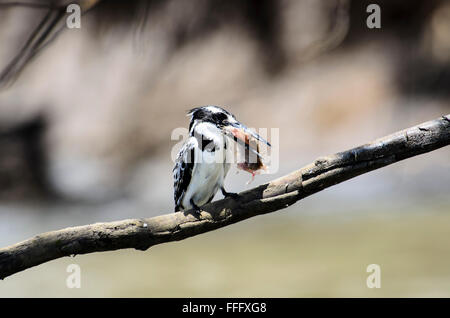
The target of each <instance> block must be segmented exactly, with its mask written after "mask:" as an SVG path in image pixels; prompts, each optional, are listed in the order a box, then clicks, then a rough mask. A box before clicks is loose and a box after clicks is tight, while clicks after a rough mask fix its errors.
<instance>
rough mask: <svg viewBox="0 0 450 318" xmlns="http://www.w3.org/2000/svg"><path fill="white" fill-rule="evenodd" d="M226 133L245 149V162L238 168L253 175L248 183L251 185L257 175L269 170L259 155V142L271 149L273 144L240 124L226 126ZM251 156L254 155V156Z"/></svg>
mask: <svg viewBox="0 0 450 318" xmlns="http://www.w3.org/2000/svg"><path fill="white" fill-rule="evenodd" d="M224 132H225V134H226V135H228V136H229V137H231V138H232V139H233V140H234V141H236V143H237V144H238V145H240V146H241V147H243V148H244V161H243V162H238V164H237V167H238V168H239V169H241V170H244V171H247V172H248V173H250V174H251V175H252V178H251V180H250V181H249V182H247V183H250V182H251V181H253V179H254V178H255V175H256V174H258V173H260V172H261V171H262V170H266V169H267V167H266V165H265V164H264V163H263V162H262V156H261V154H260V153H259V143H258V141H259V142H262V143H264V144H266V145H268V146H269V147H271V144H270V143H269V142H268V141H267V140H265V139H264V138H262V137H261V136H260V135H258V134H257V133H255V132H253V131H252V130H250V129H249V128H248V127H247V126H245V125H244V124H242V123H240V122H236V123H232V124H230V125H228V126H225V127H224ZM238 149H239V148H238ZM251 154H253V156H252V155H251ZM255 157H256V158H255Z"/></svg>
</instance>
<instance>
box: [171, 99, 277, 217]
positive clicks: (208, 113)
mask: <svg viewBox="0 0 450 318" xmlns="http://www.w3.org/2000/svg"><path fill="white" fill-rule="evenodd" d="M188 115H190V116H191V121H190V124H189V137H188V139H187V140H186V142H185V143H184V145H183V146H182V148H181V149H180V151H179V153H178V155H177V158H176V161H175V167H174V168H173V177H174V200H175V211H179V210H189V209H192V208H193V209H195V210H196V211H197V212H198V211H199V207H200V206H202V205H204V204H206V203H209V202H211V200H212V199H213V198H214V196H215V194H216V193H217V191H218V190H219V189H220V190H221V191H222V194H223V195H224V196H234V195H235V194H233V193H228V192H227V191H225V189H224V186H223V184H224V180H225V177H226V175H227V173H228V171H229V169H230V165H231V161H230V158H229V152H228V151H227V145H229V143H230V142H233V136H232V135H231V134H230V131H229V130H228V129H229V128H233V129H239V130H242V131H243V132H245V133H247V134H250V135H252V136H253V137H254V138H256V139H258V140H261V141H263V142H265V143H267V144H268V145H270V144H269V143H268V142H267V141H265V140H264V139H262V138H261V137H260V136H259V135H257V134H255V133H254V132H252V131H250V130H249V129H248V128H247V127H246V126H245V125H243V124H241V123H240V122H239V121H237V120H236V118H235V117H234V115H233V114H231V113H230V112H228V111H226V110H224V109H222V108H220V107H218V106H203V107H197V108H194V109H192V110H190V111H189V112H188ZM230 137H231V138H230ZM234 140H235V141H236V140H237V139H236V138H234Z"/></svg>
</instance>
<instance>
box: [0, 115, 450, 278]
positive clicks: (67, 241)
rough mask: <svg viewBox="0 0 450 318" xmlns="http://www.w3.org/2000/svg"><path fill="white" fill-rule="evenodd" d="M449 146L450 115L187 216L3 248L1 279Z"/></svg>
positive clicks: (233, 215)
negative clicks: (40, 265) (199, 213)
mask: <svg viewBox="0 0 450 318" xmlns="http://www.w3.org/2000/svg"><path fill="white" fill-rule="evenodd" d="M449 144H450V114H449V115H446V116H443V117H441V118H439V119H436V120H432V121H428V122H425V123H423V124H420V125H418V126H414V127H411V128H409V129H406V130H402V131H399V132H397V133H394V134H392V135H389V136H386V137H383V138H380V139H377V140H375V141H373V142H371V143H369V144H365V145H362V146H359V147H356V148H353V149H350V150H347V151H344V152H340V153H337V154H334V155H330V156H326V157H321V158H318V159H317V160H315V161H314V162H313V163H311V164H309V165H307V166H305V167H303V168H301V169H300V170H297V171H294V172H292V173H290V174H288V175H286V176H284V177H281V178H279V179H276V180H274V181H272V182H269V183H267V184H264V185H261V186H258V187H256V188H253V189H251V190H248V191H245V192H242V193H240V194H239V196H238V198H237V199H234V198H228V199H224V200H220V201H217V202H213V203H210V204H207V205H205V206H203V207H202V212H201V216H200V217H196V216H194V215H192V214H191V213H189V212H190V211H187V212H184V213H183V212H177V213H171V214H165V215H160V216H156V217H152V218H148V219H129V220H123V221H117V222H109V223H96V224H90V225H85V226H78V227H72V228H66V229H62V230H59V231H54V232H48V233H44V234H41V235H37V236H35V237H33V238H31V239H28V240H26V241H23V242H20V243H17V244H15V245H12V246H9V247H5V248H2V249H0V278H1V279H3V278H5V277H7V276H9V275H12V274H14V273H17V272H20V271H23V270H25V269H27V268H30V267H33V266H36V265H39V264H42V263H45V262H48V261H51V260H54V259H57V258H61V257H64V256H70V255H77V254H88V253H94V252H101V251H112V250H118V249H125V248H134V249H137V250H146V249H148V248H149V247H151V246H153V245H157V244H161V243H166V242H172V241H179V240H183V239H185V238H188V237H192V236H195V235H198V234H201V233H205V232H208V231H212V230H216V229H219V228H221V227H224V226H227V225H230V224H233V223H236V222H239V221H242V220H245V219H248V218H250V217H253V216H257V215H261V214H266V213H269V212H274V211H278V210H281V209H284V208H286V207H288V206H290V205H292V204H294V203H295V202H297V201H299V200H301V199H303V198H305V197H307V196H310V195H312V194H314V193H316V192H319V191H321V190H323V189H326V188H328V187H330V186H333V185H335V184H338V183H340V182H343V181H345V180H348V179H351V178H353V177H356V176H358V175H361V174H363V173H367V172H369V171H372V170H375V169H378V168H381V167H384V166H387V165H390V164H393V163H395V162H398V161H400V160H403V159H406V158H410V157H413V156H417V155H419V154H422V153H426V152H429V151H433V150H436V149H438V148H441V147H444V146H447V145H449Z"/></svg>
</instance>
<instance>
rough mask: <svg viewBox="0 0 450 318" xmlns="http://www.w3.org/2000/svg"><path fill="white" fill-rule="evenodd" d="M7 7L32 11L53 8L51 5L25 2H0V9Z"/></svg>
mask: <svg viewBox="0 0 450 318" xmlns="http://www.w3.org/2000/svg"><path fill="white" fill-rule="evenodd" d="M2 7H3V8H5V7H6V8H8V7H28V8H33V9H52V8H55V9H56V7H55V5H54V4H53V3H39V2H25V1H5V2H0V8H2Z"/></svg>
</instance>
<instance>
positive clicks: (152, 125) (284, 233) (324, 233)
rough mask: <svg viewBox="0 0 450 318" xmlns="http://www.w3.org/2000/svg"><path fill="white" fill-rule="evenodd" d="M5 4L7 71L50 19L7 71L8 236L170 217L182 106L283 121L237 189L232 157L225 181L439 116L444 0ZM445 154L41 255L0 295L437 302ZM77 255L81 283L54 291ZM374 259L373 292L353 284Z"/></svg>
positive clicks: (2, 161) (449, 227) (448, 250)
mask: <svg viewBox="0 0 450 318" xmlns="http://www.w3.org/2000/svg"><path fill="white" fill-rule="evenodd" d="M8 2H9V1H4V0H0V69H2V70H5V69H7V68H8V65H10V62H11V61H12V60H13V59H14V58H15V57H17V56H18V54H19V55H20V54H21V53H20V52H22V51H23V48H24V43H26V42H27V39H28V38H29V37H30V34H32V33H33V30H36V28H37V27H38V26H39V25H41V24H42V22H43V21H46V23H47V25H55V27H53V28H50V29H51V36H49V37H48V38H45V39H44V40H46V39H50V40H51V41H50V42H49V43H48V45H45V47H43V49H41V50H39V51H38V52H37V53H36V54H35V55H34V57H33V59H31V60H30V61H29V62H27V63H26V65H25V64H24V65H23V68H21V69H19V70H21V72H16V74H14V73H13V74H11V73H7V74H6V73H3V76H4V77H3V79H4V83H6V85H2V88H1V90H0V246H1V247H4V246H7V245H10V244H13V243H16V242H18V241H21V240H24V239H27V238H29V237H31V236H33V235H36V234H39V233H41V232H46V231H51V230H57V229H60V228H64V227H69V226H75V225H83V224H89V223H93V222H105V221H113V220H120V219H126V218H142V217H151V216H155V215H160V214H165V213H170V212H172V210H173V195H172V191H173V190H172V184H173V180H172V166H173V162H172V161H171V151H172V147H173V146H174V145H175V144H176V143H177V142H178V140H171V132H172V130H173V129H175V128H177V127H187V126H188V118H187V117H186V116H185V113H186V111H187V110H188V109H190V108H192V107H193V106H199V105H207V104H210V105H211V104H212V105H221V106H223V107H225V108H226V109H228V110H229V111H231V112H232V113H234V114H235V115H236V117H237V118H238V119H240V120H241V121H242V122H244V123H246V124H247V125H248V126H250V127H266V128H279V129H280V140H279V149H280V155H279V160H280V166H279V169H278V171H277V172H276V173H275V174H268V175H259V176H257V177H256V178H255V181H254V182H253V183H252V184H250V185H247V184H246V182H247V181H248V180H249V178H250V175H249V174H247V173H246V172H243V171H241V172H239V174H235V173H234V171H235V170H234V171H233V170H232V171H231V172H230V174H229V175H228V178H227V182H226V186H227V189H229V191H234V192H237V191H241V190H245V189H249V188H251V187H254V186H256V185H258V184H261V183H264V182H267V181H269V180H271V179H274V178H275V177H278V176H282V175H284V174H286V173H288V172H290V171H292V170H294V169H298V168H300V167H302V166H304V165H306V164H308V163H310V162H312V161H313V160H314V159H316V158H317V157H319V156H321V155H326V154H332V153H335V152H338V151H342V150H345V149H348V148H352V147H354V146H357V145H360V144H363V143H366V142H369V141H371V140H373V139H376V138H378V137H382V136H385V135H387V134H390V133H392V132H395V131H397V130H400V129H404V128H407V127H409V126H413V125H416V124H419V123H421V122H424V121H427V120H431V119H435V118H437V117H439V116H442V115H444V114H448V113H450V90H449V89H450V2H448V1H444V0H428V1H420V0H410V1H401V0H395V1H394V0H379V1H376V2H375V3H377V4H378V5H379V6H380V7H381V29H369V28H368V27H367V25H366V19H367V17H368V16H369V14H370V13H367V12H366V8H367V6H368V5H369V4H370V3H371V2H372V1H364V0H349V1H342V0H336V1H325V0H323V1H317V0H281V1H277V0H260V1H256V0H230V1H224V0H191V1H182V0H152V1H113V0H101V1H92V0H91V1H84V2H83V3H82V4H83V7H82V8H83V12H85V14H84V15H83V16H82V18H81V29H68V28H66V27H65V26H64V24H65V18H66V16H64V17H63V18H62V19H61V17H59V20H58V19H55V20H51V19H50V20H49V19H47V20H45V18H44V17H45V16H46V14H48V10H47V9H46V8H42V7H40V6H33V7H30V6H18V5H7V3H8ZM28 2H32V1H31V0H30V1H28ZM39 3H41V4H45V3H46V2H45V1H39ZM47 3H52V4H54V5H56V6H65V5H67V3H69V2H67V1H47ZM63 8H64V11H65V7H63ZM52 22H54V23H53V24H52ZM61 26H62V27H61ZM58 28H60V29H58ZM50 29H49V30H50ZM42 30H44V29H41V31H42ZM55 30H56V31H55ZM57 30H61V31H60V32H58V31H57ZM42 32H43V31H42ZM49 34H50V33H49ZM21 50H22V51H21ZM269 139H270V136H269ZM449 158H450V149H449V147H446V148H443V149H440V150H437V151H434V152H431V153H428V154H424V155H421V156H418V157H414V158H412V159H408V160H406V161H403V162H400V163H397V164H394V165H392V166H389V167H386V168H383V169H380V170H378V171H375V172H371V173H368V174H365V175H363V176H360V177H357V178H355V179H352V180H350V181H347V182H344V183H342V184H340V185H338V186H336V187H332V188H329V189H327V190H325V191H322V192H320V193H317V194H315V195H313V196H311V197H309V198H306V199H304V200H302V201H300V202H298V203H297V204H295V205H293V206H291V207H289V208H288V209H285V210H283V211H279V212H276V213H273V214H271V215H265V216H259V217H256V218H253V219H250V220H247V221H244V222H241V223H239V224H235V225H233V226H230V227H228V228H224V229H220V230H218V231H214V232H211V233H207V234H203V235H200V236H197V237H194V238H190V239H187V240H184V241H181V242H176V243H168V244H163V245H158V246H155V247H152V248H150V249H149V250H148V251H146V252H138V251H134V250H122V251H115V252H106V253H96V254H90V255H79V256H76V257H75V258H64V259H59V260H56V261H52V262H49V263H46V264H43V265H40V266H38V267H35V268H32V269H29V270H26V271H24V272H21V273H18V274H16V275H13V276H11V277H8V278H6V279H5V280H4V281H1V282H0V296H1V297H11V296H21V297H35V296H39V297H55V296H59V297H83V296H85V297H103V296H112V297H146V296H151V297H170V296H176V297H236V296H242V297H244V296H245V297H253V296H255V297H256V296H259V297H316V296H322V297H354V296H362V297H381V296H385V297H397V296H404V297H428V296H447V297H448V296H450V246H449V245H448V237H449V233H450V213H449V212H450V196H449V194H450V161H449ZM220 197H221V196H220V194H218V195H217V197H216V199H217V198H220ZM72 263H75V264H79V265H80V266H81V288H80V289H69V288H67V287H66V278H67V276H68V275H69V274H68V273H67V272H66V267H67V266H68V265H69V264H72ZM369 264H379V265H380V266H381V288H380V289H369V288H367V286H366V278H367V276H368V275H369V273H366V268H367V266H368V265H369Z"/></svg>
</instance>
